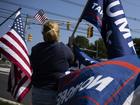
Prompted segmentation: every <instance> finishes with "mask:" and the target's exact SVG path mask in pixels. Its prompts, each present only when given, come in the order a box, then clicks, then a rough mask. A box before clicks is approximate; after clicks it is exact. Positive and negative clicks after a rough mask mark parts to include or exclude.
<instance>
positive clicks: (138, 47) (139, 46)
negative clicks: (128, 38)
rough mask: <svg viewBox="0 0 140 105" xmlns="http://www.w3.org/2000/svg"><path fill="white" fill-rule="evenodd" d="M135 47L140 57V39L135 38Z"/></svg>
mask: <svg viewBox="0 0 140 105" xmlns="http://www.w3.org/2000/svg"><path fill="white" fill-rule="evenodd" d="M133 41H134V46H135V48H136V52H137V54H138V55H140V38H134V39H133Z"/></svg>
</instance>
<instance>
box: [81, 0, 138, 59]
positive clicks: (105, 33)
mask: <svg viewBox="0 0 140 105" xmlns="http://www.w3.org/2000/svg"><path fill="white" fill-rule="evenodd" d="M82 19H85V20H87V21H88V22H90V23H92V24H93V25H95V26H96V27H97V29H98V30H99V31H100V33H101V35H102V38H103V40H104V42H105V45H106V47H107V49H108V57H109V58H116V57H120V56H124V55H134V54H136V52H135V48H134V44H133V41H132V37H131V32H130V29H129V27H128V22H127V19H126V17H125V13H124V11H123V7H122V5H121V1H120V0H88V2H87V5H86V7H85V9H84V11H83V14H82Z"/></svg>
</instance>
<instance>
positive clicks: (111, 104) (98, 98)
mask: <svg viewBox="0 0 140 105" xmlns="http://www.w3.org/2000/svg"><path fill="white" fill-rule="evenodd" d="M139 62H140V59H139V58H138V57H137V56H136V55H130V56H124V57H118V58H116V59H112V60H109V61H106V62H100V63H97V64H93V65H90V66H87V67H86V68H84V69H82V70H77V71H74V72H73V73H70V74H69V75H66V76H65V77H63V78H62V79H61V81H60V87H59V94H58V98H57V105H133V104H132V103H133V102H134V103H135V101H137V100H135V99H136V95H137V94H138V93H136V94H135V90H137V89H139V88H140V63H139ZM137 98H138V97H137ZM138 99H139V98H138ZM137 105H138V104H137Z"/></svg>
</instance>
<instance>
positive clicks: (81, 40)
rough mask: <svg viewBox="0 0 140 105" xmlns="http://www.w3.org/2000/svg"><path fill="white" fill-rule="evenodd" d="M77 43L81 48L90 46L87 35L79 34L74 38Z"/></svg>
mask: <svg viewBox="0 0 140 105" xmlns="http://www.w3.org/2000/svg"><path fill="white" fill-rule="evenodd" d="M74 42H75V44H76V45H77V46H78V47H79V48H88V46H89V41H88V39H87V38H86V37H84V36H79V35H78V36H77V37H76V38H75V40H74Z"/></svg>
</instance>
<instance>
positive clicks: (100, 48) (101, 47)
mask: <svg viewBox="0 0 140 105" xmlns="http://www.w3.org/2000/svg"><path fill="white" fill-rule="evenodd" d="M95 46H96V57H97V58H107V49H106V47H105V44H104V41H103V39H101V38H99V39H98V40H96V41H95Z"/></svg>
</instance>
